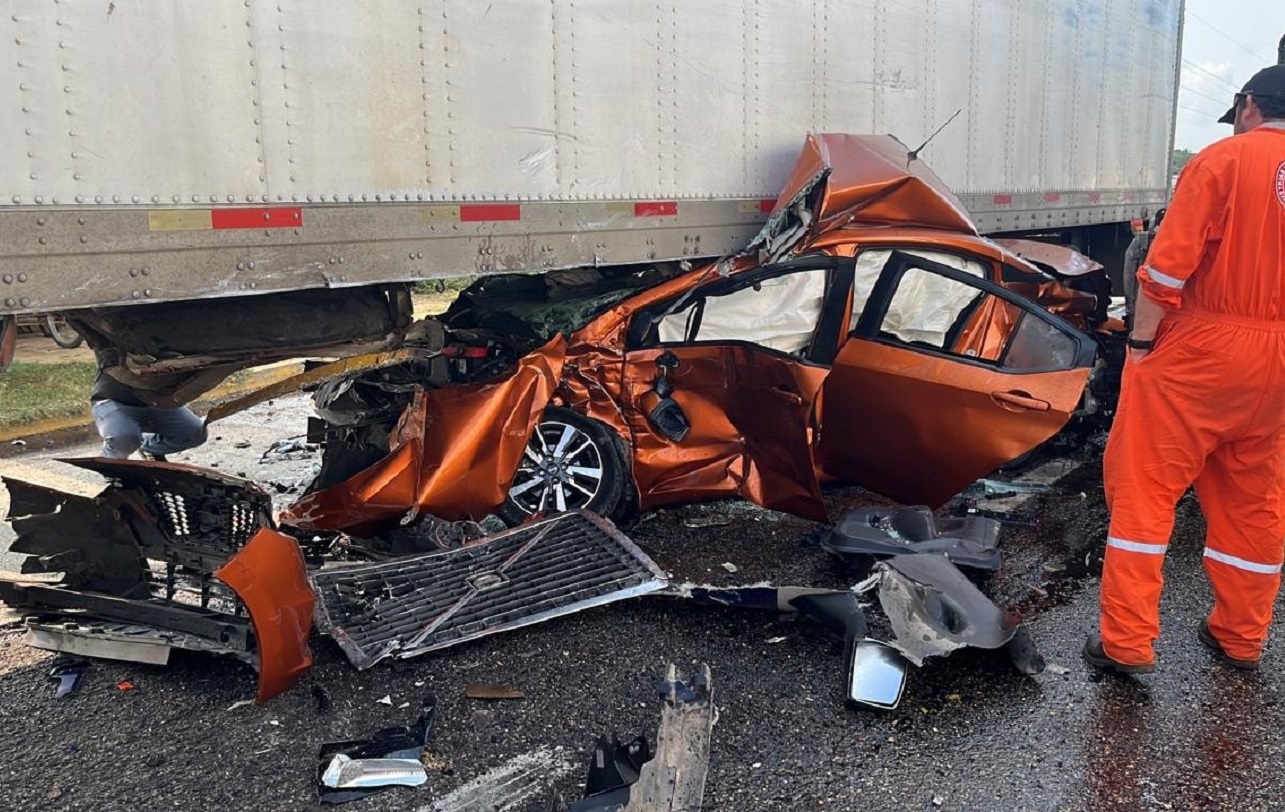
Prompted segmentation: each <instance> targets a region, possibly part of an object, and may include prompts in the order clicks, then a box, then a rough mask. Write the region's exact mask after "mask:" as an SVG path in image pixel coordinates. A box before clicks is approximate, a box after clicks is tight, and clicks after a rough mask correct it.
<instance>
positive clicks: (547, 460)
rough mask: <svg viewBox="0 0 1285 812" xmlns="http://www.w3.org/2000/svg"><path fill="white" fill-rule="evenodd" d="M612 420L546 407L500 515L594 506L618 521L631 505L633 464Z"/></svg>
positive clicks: (522, 517) (521, 516)
mask: <svg viewBox="0 0 1285 812" xmlns="http://www.w3.org/2000/svg"><path fill="white" fill-rule="evenodd" d="M622 445H623V444H622V443H621V442H620V440H619V438H618V437H617V436H616V433H615V432H614V431H612V429H611V428H609V427H608V426H606V425H604V424H602V423H599V422H598V421H597V420H591V419H590V418H587V417H585V416H584V415H581V414H578V413H576V412H573V411H572V410H570V409H565V408H563V407H561V406H550V407H548V408H546V409H545V410H544V414H543V415H541V417H540V422H539V423H538V424H536V427H535V431H534V432H532V434H531V440H530V442H529V443H528V444H527V448H526V451H525V452H524V454H523V455H522V462H521V464H519V466H518V470H517V473H515V474H514V476H513V484H512V485H511V486H510V487H509V495H508V498H506V499H505V500H504V504H503V505H502V506H501V507H500V518H501V519H503V520H504V521H505V522H506V523H507V524H509V525H511V526H516V525H519V524H521V523H523V522H525V521H528V520H529V519H531V517H533V516H537V515H544V514H550V513H563V512H566V511H571V510H591V511H593V512H595V513H597V514H599V515H601V516H605V517H607V518H609V519H612V520H613V521H621V520H623V519H625V518H626V517H627V515H628V513H629V510H630V508H631V504H632V503H631V500H630V499H629V487H628V486H629V482H630V475H629V467H628V465H627V464H626V462H625V453H624V449H623V447H622Z"/></svg>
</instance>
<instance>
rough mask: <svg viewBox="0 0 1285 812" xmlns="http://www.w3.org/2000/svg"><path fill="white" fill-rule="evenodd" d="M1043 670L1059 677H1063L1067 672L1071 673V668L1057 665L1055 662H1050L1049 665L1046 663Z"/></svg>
mask: <svg viewBox="0 0 1285 812" xmlns="http://www.w3.org/2000/svg"><path fill="white" fill-rule="evenodd" d="M1044 670H1045V671H1047V672H1049V673H1050V674H1055V675H1057V676H1059V677H1065V676H1066V675H1067V674H1069V673H1071V669H1069V668H1067V667H1066V666H1064V665H1057V664H1056V663H1050V664H1049V665H1046V666H1045V667H1044Z"/></svg>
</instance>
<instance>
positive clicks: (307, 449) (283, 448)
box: [237, 437, 316, 462]
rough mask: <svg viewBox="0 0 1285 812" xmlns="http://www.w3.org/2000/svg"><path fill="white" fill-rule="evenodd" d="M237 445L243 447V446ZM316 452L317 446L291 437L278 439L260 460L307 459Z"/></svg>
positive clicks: (248, 445) (246, 445)
mask: <svg viewBox="0 0 1285 812" xmlns="http://www.w3.org/2000/svg"><path fill="white" fill-rule="evenodd" d="M237 447H238V448H241V446H237ZM245 447H246V448H249V447H250V444H249V443H246V444H245ZM315 452H316V448H315V447H313V446H309V445H308V444H307V443H305V442H303V441H301V440H299V439H297V438H294V437H289V438H287V439H285V440H277V441H276V442H275V443H273V444H272V445H270V446H268V450H267V451H264V452H263V456H261V457H260V458H259V460H260V462H266V461H267V459H268V458H269V457H281V458H282V459H286V460H291V459H305V458H307V457H310V456H312V455H313V454H314V453H315Z"/></svg>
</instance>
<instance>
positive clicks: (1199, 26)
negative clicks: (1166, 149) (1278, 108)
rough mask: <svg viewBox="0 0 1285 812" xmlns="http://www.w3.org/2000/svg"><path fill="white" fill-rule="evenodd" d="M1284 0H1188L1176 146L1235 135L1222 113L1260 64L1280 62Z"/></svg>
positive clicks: (1188, 146)
mask: <svg viewBox="0 0 1285 812" xmlns="http://www.w3.org/2000/svg"><path fill="white" fill-rule="evenodd" d="M1282 35H1285V0H1187V19H1186V25H1185V26H1184V28H1183V41H1182V59H1183V62H1182V82H1181V87H1180V88H1179V91H1178V132H1177V135H1176V137H1175V139H1174V146H1176V147H1179V148H1186V149H1192V150H1199V149H1200V148H1201V147H1204V146H1206V145H1208V144H1210V143H1212V142H1214V141H1217V140H1218V139H1219V138H1225V137H1226V136H1229V135H1231V127H1230V126H1229V125H1226V124H1219V123H1217V119H1218V117H1219V116H1221V115H1222V114H1223V113H1224V112H1226V110H1227V108H1228V107H1230V106H1231V97H1232V94H1233V93H1235V92H1236V91H1237V90H1240V88H1241V86H1242V85H1244V84H1245V82H1246V80H1248V79H1249V77H1251V76H1253V75H1254V73H1255V72H1257V71H1258V70H1259V69H1260V68H1264V67H1266V66H1268V65H1271V64H1275V62H1276V44H1277V43H1278V42H1279V41H1280V38H1281V36H1282Z"/></svg>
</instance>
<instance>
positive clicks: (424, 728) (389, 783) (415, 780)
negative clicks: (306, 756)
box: [317, 696, 437, 804]
mask: <svg viewBox="0 0 1285 812" xmlns="http://www.w3.org/2000/svg"><path fill="white" fill-rule="evenodd" d="M436 715H437V700H436V699H434V698H433V697H431V696H430V697H427V698H425V699H424V704H423V712H422V713H421V714H420V717H419V719H418V721H416V722H415V724H414V725H413V726H411V727H405V726H396V727H385V728H382V729H380V730H378V731H376V732H375V735H373V736H371V737H370V738H369V739H356V740H352V741H343V742H330V743H328V744H324V745H322V746H321V750H320V751H319V752H318V754H317V758H318V764H317V783H318V784H319V785H320V786H319V787H318V789H317V792H318V795H319V799H320V801H321V802H322V803H323V804H341V803H346V802H348V801H355V800H357V799H359V798H365V797H368V796H370V795H374V794H375V793H377V792H382V791H383V790H385V789H389V788H390V787H394V786H418V785H419V784H422V783H424V782H425V781H427V780H428V774H427V773H426V772H424V767H423V765H422V764H421V763H420V759H421V758H422V756H423V754H424V745H425V744H426V743H427V742H428V737H429V735H431V734H432V732H433V720H434V719H435V718H436Z"/></svg>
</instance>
